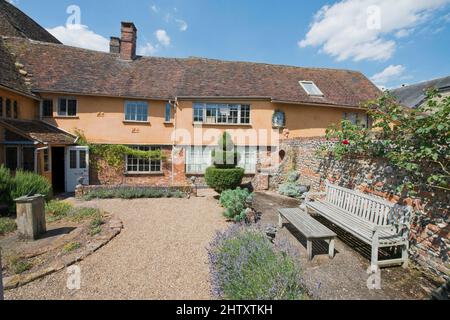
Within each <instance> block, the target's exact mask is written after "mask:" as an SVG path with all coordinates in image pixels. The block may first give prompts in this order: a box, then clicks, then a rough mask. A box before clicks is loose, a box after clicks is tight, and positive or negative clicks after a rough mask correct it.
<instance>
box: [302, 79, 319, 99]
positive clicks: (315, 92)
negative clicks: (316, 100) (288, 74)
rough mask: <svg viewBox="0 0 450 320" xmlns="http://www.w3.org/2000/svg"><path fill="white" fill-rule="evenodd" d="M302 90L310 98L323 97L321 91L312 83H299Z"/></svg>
mask: <svg viewBox="0 0 450 320" xmlns="http://www.w3.org/2000/svg"><path fill="white" fill-rule="evenodd" d="M299 83H300V85H301V86H302V88H303V90H305V91H306V93H307V94H308V95H310V96H316V97H323V93H322V91H320V89H319V88H318V87H317V86H316V84H315V83H314V82H312V81H299Z"/></svg>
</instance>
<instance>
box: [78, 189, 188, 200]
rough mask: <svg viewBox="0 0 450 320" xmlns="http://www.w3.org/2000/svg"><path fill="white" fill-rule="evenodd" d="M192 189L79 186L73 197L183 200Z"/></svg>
mask: <svg viewBox="0 0 450 320" xmlns="http://www.w3.org/2000/svg"><path fill="white" fill-rule="evenodd" d="M191 192H192V187H189V186H181V187H141V186H80V187H77V190H76V192H75V196H76V197H77V198H79V199H84V200H87V201H89V200H92V199H115V198H117V199H142V198H184V197H186V196H187V195H189V194H191Z"/></svg>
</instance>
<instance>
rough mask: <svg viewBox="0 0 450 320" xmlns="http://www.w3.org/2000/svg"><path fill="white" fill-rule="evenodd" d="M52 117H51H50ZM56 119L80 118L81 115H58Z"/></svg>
mask: <svg viewBox="0 0 450 320" xmlns="http://www.w3.org/2000/svg"><path fill="white" fill-rule="evenodd" d="M48 118H51V117H48ZM54 118H55V119H80V117H79V116H56V117H54Z"/></svg>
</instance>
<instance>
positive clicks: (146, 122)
mask: <svg viewBox="0 0 450 320" xmlns="http://www.w3.org/2000/svg"><path fill="white" fill-rule="evenodd" d="M122 122H123V123H124V124H134V125H139V124H140V125H144V126H145V125H147V126H148V125H150V121H132V120H123V121H122Z"/></svg>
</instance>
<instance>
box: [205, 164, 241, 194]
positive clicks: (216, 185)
mask: <svg viewBox="0 0 450 320" xmlns="http://www.w3.org/2000/svg"><path fill="white" fill-rule="evenodd" d="M244 174H245V170H244V169H243V168H233V169H220V168H216V167H209V168H207V169H206V173H205V180H206V183H207V184H208V186H209V187H211V188H213V189H214V190H215V191H217V192H219V193H221V192H222V191H225V190H230V189H236V188H237V187H239V186H240V185H241V183H242V179H243V178H244Z"/></svg>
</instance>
